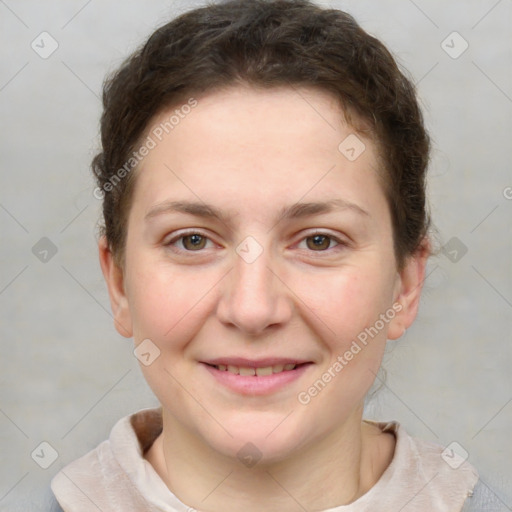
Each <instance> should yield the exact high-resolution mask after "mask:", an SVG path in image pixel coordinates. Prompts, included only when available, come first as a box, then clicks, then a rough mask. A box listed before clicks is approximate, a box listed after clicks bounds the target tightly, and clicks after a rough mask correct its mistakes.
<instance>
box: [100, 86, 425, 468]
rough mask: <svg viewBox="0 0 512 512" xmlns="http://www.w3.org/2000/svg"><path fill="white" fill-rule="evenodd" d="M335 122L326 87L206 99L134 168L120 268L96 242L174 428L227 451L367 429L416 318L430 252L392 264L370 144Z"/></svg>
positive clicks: (121, 318)
mask: <svg viewBox="0 0 512 512" xmlns="http://www.w3.org/2000/svg"><path fill="white" fill-rule="evenodd" d="M173 111H174V109H172V111H170V112H164V113H162V115H161V116H159V117H158V118H156V119H155V120H154V123H152V127H153V126H158V125H160V123H162V122H164V121H165V120H168V119H169V116H170V115H171V114H172V112H173ZM343 119H344V118H343V114H342V111H341V109H340V107H339V106H337V103H336V101H335V100H334V98H332V97H331V96H330V95H328V94H326V93H323V92H319V91H316V90H309V89H302V90H300V91H299V90H295V89H288V88H283V89H272V90H265V91H255V90H253V89H249V88H233V89H230V90H227V91H223V92H216V93H212V94H210V95H208V96H205V97H202V98H198V104H197V106H196V107H195V108H194V109H193V110H192V111H191V112H190V113H189V114H188V115H187V116H184V118H182V119H181V118H180V122H179V124H177V125H176V126H174V129H173V130H172V131H170V132H169V134H168V135H166V136H165V137H163V138H162V141H159V142H158V143H157V144H156V147H154V148H153V149H152V150H151V151H150V152H149V154H148V155H147V156H146V157H145V159H144V160H143V162H142V164H141V166H140V168H139V169H138V171H137V172H138V176H137V183H136V187H135V191H134V197H133V204H132V207H131V210H130V213H129V218H128V227H127V240H126V253H125V256H126V259H125V266H124V269H123V270H122V271H121V270H120V269H118V268H117V267H116V266H115V264H114V263H113V259H112V257H111V255H110V254H109V252H108V249H107V247H106V245H105V244H104V243H103V245H101V244H100V255H101V260H102V266H103V270H104V273H105V276H106V278H107V281H108V284H109V290H110V295H111V300H112V307H113V311H114V313H115V318H116V321H117V325H118V327H119V330H120V332H122V333H123V334H124V335H126V336H133V337H134V339H135V343H136V345H139V344H140V343H141V342H143V340H150V341H149V342H148V341H144V343H145V344H146V345H141V347H146V348H145V350H146V352H148V353H149V354H150V355H146V361H145V362H146V363H148V362H151V364H148V365H145V364H142V365H141V367H142V371H143V372H144V376H145V378H146V379H147V381H148V383H149V385H150V386H151V388H152V389H153V391H154V393H155V394H156V396H157V397H158V399H159V400H160V402H161V404H162V405H163V408H164V414H165V415H166V417H167V418H168V421H171V422H174V423H175V424H176V425H180V426H181V427H183V428H184V429H186V431H187V432H189V434H190V436H191V437H192V438H193V439H195V441H196V442H197V443H203V444H204V446H208V447H209V448H210V449H212V450H215V451H216V452H218V453H221V454H223V455H226V456H229V457H234V456H236V454H237V452H238V450H240V448H241V447H242V446H244V445H245V444H246V443H247V442H251V443H253V444H254V445H255V446H257V447H258V449H259V450H260V451H261V452H262V453H263V457H264V458H266V459H268V460H281V459H284V458H286V457H288V456H290V455H291V454H293V453H294V452H296V451H297V450H301V449H304V448H305V447H306V446H313V445H314V444H315V443H316V442H319V440H321V439H322V438H325V436H327V435H330V434H333V433H335V432H336V430H337V429H339V428H341V426H342V425H344V424H346V423H347V422H349V421H352V420H353V419H354V418H358V421H360V415H361V406H362V403H363V400H364V397H365V394H366V393H367V391H368V389H369V388H370V386H371V384H372V383H373V381H374V379H375V374H376V373H377V371H378V368H379V365H380V362H381V358H382V354H383V350H384V347H385V343H386V340H387V339H390V338H397V337H399V336H401V335H402V333H403V331H404V329H405V328H407V327H408V326H409V325H410V323H412V321H413V319H414V316H415V314H416V307H417V302H418V296H419V290H420V288H421V279H422V275H423V274H422V273H423V271H424V263H425V262H424V258H420V257H419V256H418V257H415V258H410V259H409V260H408V263H407V264H406V266H405V268H404V270H403V271H401V272H398V271H397V268H396V261H395V257H394V252H393V234H392V227H391V218H390V213H389V208H388V205H387V203H386V200H385V196H384V193H383V189H382V186H381V181H380V179H379V176H380V175H381V174H382V172H383V171H382V169H381V168H379V163H378V158H377V152H376V151H377V150H376V147H375V145H374V143H373V142H372V140H370V139H365V138H363V137H362V136H361V135H357V137H359V140H358V139H355V138H354V137H355V132H354V129H353V128H351V127H350V126H348V125H347V124H346V123H345V122H344V121H343ZM152 127H151V128H152ZM147 135H151V131H148V133H147V134H146V136H147ZM347 137H351V138H350V139H348V142H350V144H348V142H345V143H343V144H341V143H342V142H343V141H345V139H347ZM153 138H154V137H153ZM361 143H364V150H363V151H362V152H361V150H362V149H363V146H362V144H361ZM340 144H341V150H340ZM347 145H348V146H347ZM351 147H353V148H354V151H351V149H350V148H351ZM360 152H361V153H360ZM358 153H360V154H359V156H357V155H358ZM354 156H357V158H355V159H354ZM148 348H149V350H148ZM158 353H159V356H158V357H156V359H154V360H153V358H154V356H155V355H156V354H158ZM226 368H227V369H226Z"/></svg>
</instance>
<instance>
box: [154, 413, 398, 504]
mask: <svg viewBox="0 0 512 512" xmlns="http://www.w3.org/2000/svg"><path fill="white" fill-rule="evenodd" d="M361 417H362V408H361V409H358V410H357V411H355V412H354V414H353V415H351V416H350V417H349V418H348V419H347V420H346V421H345V422H344V423H343V424H341V425H340V427H339V428H338V429H336V430H335V431H332V432H330V433H329V434H328V435H326V436H324V437H322V438H320V439H317V440H315V441H314V442H312V443H310V444H309V445H308V446H303V447H301V448H300V449H298V450H297V451H296V452H295V453H293V454H291V455H290V456H288V457H287V458H286V459H285V460H278V461H272V462H265V461H264V460H262V461H260V462H258V463H257V464H256V465H255V466H253V467H245V466H244V465H243V464H241V463H240V461H238V459H233V458H232V457H228V456H226V455H224V454H221V453H219V452H217V451H215V450H214V449H212V447H211V446H209V445H207V444H205V443H204V441H202V440H201V439H199V438H198V437H197V436H196V435H195V434H194V433H192V432H191V431H190V430H189V429H187V428H186V427H185V426H184V425H182V424H180V423H179V422H178V421H176V419H175V418H174V417H173V416H171V415H170V414H168V413H166V411H164V413H163V432H162V435H161V436H160V437H159V438H158V439H157V440H156V441H155V443H154V444H153V446H152V448H151V449H150V451H149V452H148V454H147V456H146V457H147V459H148V460H149V462H150V463H151V464H152V465H153V466H154V468H155V469H156V471H157V473H158V474H159V475H160V477H161V478H162V479H163V480H164V482H165V483H166V484H167V486H168V487H169V489H170V490H171V491H172V492H173V493H174V494H175V495H176V496H177V497H178V498H179V499H180V500H181V501H182V502H183V503H186V504H187V505H189V506H192V507H194V508H195V509H197V510H204V511H215V510H225V511H228V512H237V511H241V510H243V511H244V512H253V511H261V510H266V511H269V512H273V511H276V512H277V511H281V510H295V509H297V510H319V509H320V510H322V509H327V508H332V507H336V506H340V505H346V504H349V503H351V502H353V501H355V500H356V499H357V498H359V497H360V496H362V495H363V494H365V493H366V492H367V491H368V490H369V489H370V488H371V487H372V486H373V485H374V484H375V483H376V481H377V480H378V479H379V478H380V476H381V474H382V473H383V472H384V470H385V468H386V467H387V466H388V465H389V463H390V461H391V458H392V454H393V449H394V443H393V445H391V444H390V439H389V437H388V438H387V439H386V440H384V439H382V437H383V436H387V435H386V434H382V433H381V432H380V429H378V428H377V427H375V426H372V425H369V424H367V423H364V422H362V421H361ZM391 437H393V436H391ZM383 441H384V443H383Z"/></svg>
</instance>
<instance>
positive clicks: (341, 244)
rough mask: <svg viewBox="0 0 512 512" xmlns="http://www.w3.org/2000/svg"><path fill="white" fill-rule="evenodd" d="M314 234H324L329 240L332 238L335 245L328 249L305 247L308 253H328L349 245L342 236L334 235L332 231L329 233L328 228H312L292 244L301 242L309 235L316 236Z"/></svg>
mask: <svg viewBox="0 0 512 512" xmlns="http://www.w3.org/2000/svg"><path fill="white" fill-rule="evenodd" d="M316 235H321V236H325V237H327V238H330V239H331V240H334V241H335V242H336V244H337V245H335V246H334V247H330V248H329V249H325V250H323V251H313V250H311V249H307V252H308V253H315V254H316V253H318V254H319V255H321V254H322V253H324V254H326V253H330V252H333V251H335V250H336V249H339V248H345V247H348V246H349V241H348V240H346V239H344V238H343V237H341V236H339V235H335V234H333V233H330V232H329V231H328V230H322V229H314V230H312V231H311V232H309V233H305V234H302V236H301V238H300V239H299V241H298V242H297V243H296V244H294V245H298V244H300V243H301V242H303V241H305V240H306V239H307V238H310V237H312V236H316Z"/></svg>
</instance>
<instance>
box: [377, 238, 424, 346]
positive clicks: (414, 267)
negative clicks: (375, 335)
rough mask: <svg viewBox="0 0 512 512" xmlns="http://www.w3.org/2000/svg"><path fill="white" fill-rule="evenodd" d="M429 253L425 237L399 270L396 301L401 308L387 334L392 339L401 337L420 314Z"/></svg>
mask: <svg viewBox="0 0 512 512" xmlns="http://www.w3.org/2000/svg"><path fill="white" fill-rule="evenodd" d="M429 255H430V241H429V240H428V238H427V237H425V238H424V239H423V242H422V243H421V244H420V246H419V247H418V249H417V250H416V252H415V253H414V254H412V255H411V256H409V257H408V258H407V260H406V262H405V265H404V268H403V269H402V270H401V271H400V272H399V279H398V283H397V291H396V293H395V301H394V303H396V304H400V306H401V308H400V311H399V313H398V314H397V315H396V316H395V318H394V319H393V320H392V322H390V325H389V329H388V336H387V337H388V339H390V340H396V339H398V338H400V337H401V336H402V335H403V334H404V333H405V331H406V329H408V328H409V327H410V326H411V325H412V323H413V322H414V319H415V318H416V315H417V314H418V308H419V303H420V297H421V290H422V289H423V282H424V280H425V268H426V265H427V260H428V257H429Z"/></svg>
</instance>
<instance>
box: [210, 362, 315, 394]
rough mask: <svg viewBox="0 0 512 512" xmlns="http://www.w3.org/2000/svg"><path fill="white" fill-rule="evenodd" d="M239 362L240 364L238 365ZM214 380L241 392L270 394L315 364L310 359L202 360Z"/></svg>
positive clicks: (287, 384)
mask: <svg viewBox="0 0 512 512" xmlns="http://www.w3.org/2000/svg"><path fill="white" fill-rule="evenodd" d="M235 363H238V364H235ZM202 366H203V367H204V368H205V369H206V370H207V371H208V373H209V374H210V375H211V376H212V377H213V378H214V379H215V381H216V382H217V383H219V384H221V385H222V386H224V387H226V388H228V389H230V390H231V391H233V392H235V393H237V394H242V395H253V396H254V395H267V394H271V393H275V392H277V391H279V390H280V389H283V388H286V387H288V386H289V385H290V384H292V383H293V382H294V381H296V380H297V379H299V378H300V377H301V376H302V375H303V374H304V373H305V372H306V371H307V370H308V368H310V367H311V366H313V363H312V362H310V361H307V362H305V361H293V360H290V359H287V360H276V359H274V360H261V361H249V360H240V359H236V360H235V359H229V360H227V359H224V360H221V359H219V360H215V361H209V362H203V363H202Z"/></svg>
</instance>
